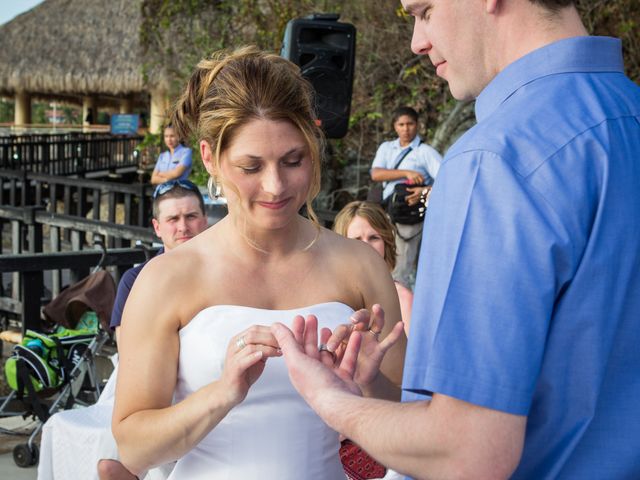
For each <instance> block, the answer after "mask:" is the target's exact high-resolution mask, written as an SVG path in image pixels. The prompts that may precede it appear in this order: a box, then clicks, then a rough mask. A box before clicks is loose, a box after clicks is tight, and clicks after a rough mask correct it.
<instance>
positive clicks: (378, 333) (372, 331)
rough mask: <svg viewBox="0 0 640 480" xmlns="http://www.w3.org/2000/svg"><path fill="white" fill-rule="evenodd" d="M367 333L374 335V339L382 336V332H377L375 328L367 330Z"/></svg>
mask: <svg viewBox="0 0 640 480" xmlns="http://www.w3.org/2000/svg"><path fill="white" fill-rule="evenodd" d="M367 332H369V333H370V334H371V335H373V336H374V337H376V339H377V338H378V335H380V333H381V332H376V331H375V330H374V329H373V328H369V329H368V330H367Z"/></svg>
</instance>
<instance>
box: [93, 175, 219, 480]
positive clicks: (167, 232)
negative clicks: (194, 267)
mask: <svg viewBox="0 0 640 480" xmlns="http://www.w3.org/2000/svg"><path fill="white" fill-rule="evenodd" d="M152 223H153V228H154V230H155V232H156V235H157V236H158V237H159V238H160V239H161V240H162V245H163V246H162V248H161V249H160V251H159V252H158V255H159V254H161V253H163V252H165V251H170V250H173V249H174V248H176V247H177V246H178V245H181V244H182V243H184V242H186V241H187V240H190V239H192V238H193V237H195V236H196V235H198V234H199V233H200V232H202V231H204V230H205V229H206V228H207V216H206V214H205V211H204V201H203V199H202V195H201V194H200V191H199V190H198V187H197V186H195V185H194V184H193V183H191V182H189V181H188V180H171V181H169V182H166V183H163V184H161V185H158V187H157V188H156V190H155V192H154V195H153V219H152ZM148 261H149V260H147V262H148ZM147 262H144V263H141V264H140V265H137V266H135V267H133V268H130V269H129V270H127V271H126V272H125V273H124V275H122V278H121V279H120V283H118V292H117V294H116V300H115V303H114V305H113V310H112V312H111V323H110V326H111V328H112V329H115V333H116V342H117V340H118V330H119V328H120V322H121V321H122V312H123V311H124V306H125V303H126V301H127V298H128V297H129V292H130V291H131V288H133V284H134V283H135V281H136V278H137V277H138V274H139V273H140V272H141V271H142V269H143V268H144V266H145V265H146V264H147ZM98 473H99V476H100V478H101V479H102V480H105V479H134V478H135V476H134V475H133V474H132V473H131V472H129V471H128V470H127V469H126V468H125V467H124V466H123V465H122V463H120V462H119V461H118V460H114V459H102V460H100V462H99V463H98Z"/></svg>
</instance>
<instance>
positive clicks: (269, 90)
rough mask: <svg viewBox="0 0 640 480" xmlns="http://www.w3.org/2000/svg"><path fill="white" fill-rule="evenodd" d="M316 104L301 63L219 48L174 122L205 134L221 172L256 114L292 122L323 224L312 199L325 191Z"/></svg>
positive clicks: (186, 131)
mask: <svg viewBox="0 0 640 480" xmlns="http://www.w3.org/2000/svg"><path fill="white" fill-rule="evenodd" d="M314 105H315V103H314V92H313V87H312V86H311V84H310V83H309V82H308V81H307V80H305V79H304V78H303V77H302V75H301V74H300V68H299V67H298V66H297V65H295V64H294V63H292V62H290V61H289V60H286V59H284V58H282V57H279V56H278V55H275V54H273V53H267V52H263V51H260V50H259V49H258V48H256V47H254V46H247V47H242V48H240V49H238V50H235V51H233V52H229V51H225V50H221V51H218V52H215V53H214V54H213V55H211V56H210V57H209V58H206V59H204V60H201V61H200V63H198V65H197V67H196V69H195V71H194V72H193V74H192V75H191V78H190V80H189V82H188V84H187V87H186V89H185V90H184V92H183V93H182V95H181V96H180V98H179V99H178V101H177V102H176V104H175V106H174V108H173V112H172V114H171V124H172V125H173V127H174V128H175V130H176V133H177V134H178V136H179V137H180V138H191V137H192V136H194V135H195V136H196V137H197V139H198V140H205V141H206V142H207V143H208V144H209V145H210V147H211V150H212V152H213V162H214V165H215V168H216V171H218V172H220V155H221V154H222V152H224V151H225V149H227V148H228V147H229V145H230V144H231V142H232V141H233V139H234V136H235V135H236V133H237V131H238V129H240V128H241V127H243V126H245V125H246V124H247V123H248V122H250V121H251V120H256V119H264V120H276V121H288V122H291V124H293V125H294V126H295V127H296V128H298V130H300V132H301V133H302V135H303V137H304V139H305V141H306V143H307V146H308V147H309V153H310V156H311V163H312V178H311V183H310V187H309V192H308V193H307V198H306V207H307V212H308V215H309V218H310V219H311V220H312V221H313V222H314V223H315V224H316V225H319V223H318V219H317V216H316V214H315V212H314V211H313V208H312V205H311V203H312V202H313V199H314V198H315V197H316V195H318V192H319V191H320V170H321V161H322V155H323V152H324V137H323V134H322V131H321V130H320V127H319V126H318V125H317V124H316V122H315V119H316V114H315V109H314Z"/></svg>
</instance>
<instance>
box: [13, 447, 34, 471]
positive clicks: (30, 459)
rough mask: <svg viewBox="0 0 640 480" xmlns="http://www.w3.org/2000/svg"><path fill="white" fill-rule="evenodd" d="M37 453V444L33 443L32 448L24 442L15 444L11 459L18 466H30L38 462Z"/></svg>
mask: <svg viewBox="0 0 640 480" xmlns="http://www.w3.org/2000/svg"><path fill="white" fill-rule="evenodd" d="M38 453H39V452H38V446H37V445H33V447H32V448H29V445H28V444H26V443H23V444H21V445H16V446H15V448H14V449H13V461H14V462H15V463H16V465H17V466H19V467H22V468H26V467H30V466H32V465H35V464H36V463H38Z"/></svg>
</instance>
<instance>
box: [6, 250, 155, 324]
mask: <svg viewBox="0 0 640 480" xmlns="http://www.w3.org/2000/svg"><path fill="white" fill-rule="evenodd" d="M156 251H157V250H156V249H153V250H152V251H151V253H155V252H156ZM145 259H146V252H145V251H143V250H142V249H139V248H125V249H116V250H111V251H107V252H106V254H105V255H104V256H103V254H102V253H101V252H100V251H82V252H58V253H34V254H21V255H0V272H12V273H14V275H17V276H18V278H19V282H20V283H19V288H20V290H21V292H22V293H21V295H20V297H19V298H13V297H9V296H0V314H5V315H6V314H9V315H12V316H14V317H15V318H17V319H18V322H19V323H20V326H21V329H22V333H23V334H24V331H25V330H27V329H33V330H40V328H41V327H40V325H41V320H40V309H41V307H42V306H43V304H45V303H46V302H48V301H49V300H50V299H47V298H43V294H44V273H45V271H51V270H54V271H55V270H61V269H66V268H70V269H76V270H80V269H86V268H87V267H88V266H95V265H98V263H99V262H100V263H101V265H102V266H104V267H110V266H116V267H118V269H119V270H124V269H126V268H129V267H131V266H132V265H133V264H135V263H142V262H144V261H145Z"/></svg>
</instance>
